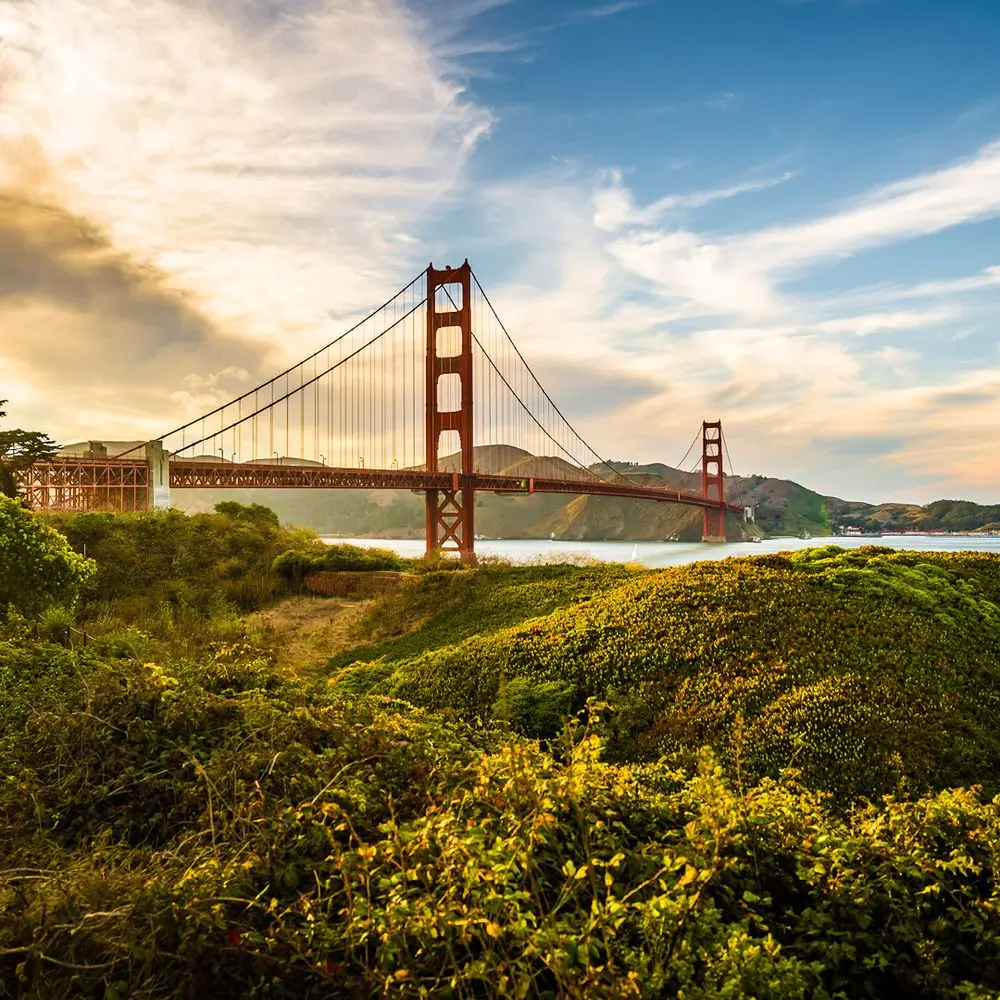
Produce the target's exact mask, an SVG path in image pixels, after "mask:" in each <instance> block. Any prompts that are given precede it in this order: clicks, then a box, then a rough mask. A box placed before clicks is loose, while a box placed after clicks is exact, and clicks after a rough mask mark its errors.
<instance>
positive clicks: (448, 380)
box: [20, 261, 748, 561]
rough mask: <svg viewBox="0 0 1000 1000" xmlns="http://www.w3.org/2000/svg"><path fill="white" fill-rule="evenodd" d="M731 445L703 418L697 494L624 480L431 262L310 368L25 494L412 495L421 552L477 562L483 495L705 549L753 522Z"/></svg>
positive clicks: (75, 465)
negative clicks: (616, 521) (582, 513)
mask: <svg viewBox="0 0 1000 1000" xmlns="http://www.w3.org/2000/svg"><path fill="white" fill-rule="evenodd" d="M696 441H697V439H696ZM724 448H725V442H724V439H723V435H722V425H721V422H719V421H714V422H708V421H706V422H704V423H703V424H702V428H701V461H700V473H701V490H700V492H693V491H691V490H690V489H689V490H684V489H680V488H677V489H675V488H673V487H671V486H669V485H665V484H662V483H660V484H655V485H650V484H648V483H643V482H641V481H640V480H639V479H637V478H636V477H630V476H629V475H627V474H623V473H622V472H620V471H618V470H617V469H616V468H615V467H614V466H612V465H611V463H609V462H607V461H605V460H604V459H603V458H602V457H601V456H600V455H599V454H598V453H597V452H596V451H595V450H594V449H593V448H592V447H591V446H590V445H589V444H588V443H587V442H586V441H585V440H584V439H583V438H582V437H581V436H580V434H579V433H577V431H576V430H575V429H574V428H573V427H572V425H571V424H570V423H569V421H568V420H566V418H565V417H564V416H563V414H562V412H561V411H560V409H559V407H558V406H557V405H556V403H555V402H554V401H553V400H552V398H551V397H550V396H549V394H548V393H547V392H546V390H545V388H544V387H543V386H542V384H541V382H539V380H538V378H537V377H536V376H535V373H534V372H533V371H532V369H531V367H530V366H529V365H528V363H527V362H526V361H525V359H524V357H523V355H522V354H521V352H520V351H519V350H518V348H517V346H516V345H515V343H514V341H513V339H512V338H511V337H510V335H509V334H508V332H507V330H506V328H505V327H504V325H503V323H502V322H501V321H500V319H499V317H498V316H497V314H496V311H495V310H494V308H493V305H492V303H491V302H490V300H489V298H488V297H487V295H486V293H485V292H484V291H483V288H482V286H481V285H480V284H479V281H478V279H477V278H476V276H475V274H474V273H473V271H472V269H471V267H470V266H469V263H468V261H466V262H465V263H464V264H463V265H462V266H461V267H458V268H451V267H446V268H444V269H443V270H438V269H436V268H435V267H434V266H433V265H431V266H430V267H428V269H427V270H426V272H424V273H422V274H420V275H419V276H418V277H417V278H416V279H414V280H413V281H412V282H410V284H408V285H407V286H406V287H405V288H402V289H401V290H400V291H399V292H397V293H396V294H395V295H393V296H392V298H390V299H389V300H388V301H387V302H386V303H384V304H383V305H382V306H380V307H379V308H378V309H376V310H375V311H374V312H372V313H371V314H370V315H369V316H367V317H366V318H365V319H364V320H362V321H361V322H360V323H358V324H357V325H355V326H354V327H352V328H351V329H350V330H348V331H347V332H346V333H344V334H342V335H341V336H340V337H338V338H337V339H336V340H334V341H332V342H331V343H329V344H327V345H326V346H324V347H322V348H321V349H320V350H318V351H316V352H315V353H314V354H312V355H310V356H309V357H308V358H305V359H304V360H303V361H301V362H299V363H298V364H297V365H294V366H292V367H291V368H288V369H287V370H285V371H283V372H281V373H280V374H279V375H276V376H275V377H274V378H272V379H270V380H269V381H267V382H264V383H262V384H261V385H259V386H257V387H256V388H254V389H251V390H250V391H248V392H245V393H244V394H243V395H241V396H239V397H237V398H236V399H233V400H231V401H230V402H228V403H225V404H224V405H222V406H218V407H216V408H215V409H214V410H212V411H211V412H209V413H206V414H204V415H203V416H201V417H198V418H196V419H194V420H190V421H188V422H187V423H185V424H183V425H181V426H180V427H177V428H175V429H174V430H172V431H170V432H169V433H167V434H164V435H163V436H162V437H160V438H157V439H155V440H153V441H150V442H147V443H145V444H142V445H138V446H135V447H133V448H130V449H129V450H128V451H124V452H121V453H120V454H118V455H115V456H112V457H107V458H104V457H87V458H57V459H53V460H51V461H48V462H40V463H36V464H35V465H34V466H32V467H31V469H29V470H27V471H26V472H24V473H22V474H21V480H20V487H21V490H22V492H23V494H24V497H25V500H26V502H27V503H28V505H29V506H30V507H32V508H34V509H40V510H41V509H73V510H95V509H118V510H145V509H149V508H150V507H153V508H160V507H168V506H169V505H170V499H169V497H170V490H171V489H193V488H194V489H197V488H203V489H204V488H210V489H248V488H267V489H274V488H288V489H393V490H403V489H405V490H413V491H419V492H421V493H423V494H424V495H425V498H426V500H425V506H426V536H427V550H428V552H433V551H452V552H458V553H459V554H460V555H461V557H462V559H463V560H466V561H472V560H474V558H475V508H476V503H475V494H476V492H477V491H484V490H485V491H493V492H496V493H510V494H524V493H564V494H573V495H580V494H589V495H598V496H612V497H628V498H637V499H643V500H653V501H658V502H661V503H662V502H669V503H677V504H683V505H687V506H692V507H698V508H700V509H701V511H702V520H703V538H704V539H705V540H706V541H725V538H726V525H725V517H726V513H727V512H730V513H733V514H739V515H740V516H741V517H743V516H746V515H747V513H748V511H746V510H745V509H744V508H743V507H742V506H741V505H739V504H735V503H731V502H729V501H727V499H726V496H725V489H724V480H723V453H724ZM689 453H690V449H689ZM445 456H451V458H446V457H445Z"/></svg>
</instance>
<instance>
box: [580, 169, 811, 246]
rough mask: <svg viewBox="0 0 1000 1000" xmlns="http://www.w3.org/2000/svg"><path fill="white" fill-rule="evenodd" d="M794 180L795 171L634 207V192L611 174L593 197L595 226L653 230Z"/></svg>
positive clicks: (618, 173)
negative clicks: (666, 219)
mask: <svg viewBox="0 0 1000 1000" xmlns="http://www.w3.org/2000/svg"><path fill="white" fill-rule="evenodd" d="M793 177H795V173H794V172H793V171H786V172H785V173H783V174H781V175H780V176H777V177H764V178H760V179H757V180H747V181H740V182H739V183H736V184H731V185H729V186H728V187H723V188H711V189H708V190H705V191H690V192H688V193H686V194H669V195H666V196H665V197H663V198H659V199H658V200H656V201H654V202H652V203H651V204H649V205H646V206H643V207H639V206H637V205H636V204H635V200H634V198H633V197H632V192H631V191H629V190H628V188H626V187H625V186H624V185H623V183H622V173H621V171H620V170H612V171H610V172H609V174H608V180H607V184H606V185H605V186H604V187H602V188H601V189H599V190H598V192H597V194H596V195H595V197H594V204H595V212H594V222H595V224H596V225H597V226H598V228H600V229H606V230H608V231H614V230H616V229H620V228H622V227H624V226H634V225H639V226H651V225H653V224H655V223H656V222H658V221H660V220H661V219H662V218H663V216H665V215H668V214H670V213H671V212H676V211H679V210H682V209H690V208H703V207H704V206H705V205H710V204H711V203H712V202H713V201H723V200H725V199H727V198H735V197H736V196H737V195H741V194H749V193H751V192H754V191H764V190H766V189H767V188H772V187H777V186H778V185H779V184H784V183H785V182H787V181H790V180H791V179H792V178H793Z"/></svg>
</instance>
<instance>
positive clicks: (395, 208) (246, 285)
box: [0, 0, 491, 434]
mask: <svg viewBox="0 0 1000 1000" xmlns="http://www.w3.org/2000/svg"><path fill="white" fill-rule="evenodd" d="M480 6H482V5H480ZM0 25H2V26H3V29H2V34H3V36H4V45H3V46H2V48H0V92H2V93H3V116H2V117H3V121H2V124H0V193H2V194H3V195H4V196H5V197H6V198H7V199H8V202H9V203H13V202H17V203H18V204H30V205H34V206H37V210H35V211H34V212H33V213H30V214H28V213H25V212H20V213H19V214H18V215H17V216H16V217H13V218H15V221H16V224H17V226H18V227H20V228H19V229H18V232H17V235H16V238H17V239H18V240H20V241H21V242H22V243H24V244H25V245H31V246H36V247H44V246H46V245H49V246H51V245H52V244H51V238H52V234H51V232H50V227H49V223H48V222H46V221H45V220H46V219H48V218H51V217H53V215H54V216H56V217H60V218H67V219H75V220H82V221H81V222H80V224H81V225H83V226H85V227H89V228H90V229H92V230H94V231H95V232H98V233H100V245H95V246H91V247H89V248H87V249H86V250H85V257H81V256H80V254H81V253H83V252H84V251H73V253H74V256H73V257H72V260H73V263H74V271H73V280H74V281H76V282H77V286H79V292H78V296H77V300H76V303H75V305H73V307H72V308H70V306H69V305H68V304H67V302H66V301H65V299H58V298H57V296H56V290H55V287H54V286H53V285H52V282H51V280H50V279H49V278H46V277H44V275H45V274H54V273H55V272H54V271H53V270H52V267H49V270H48V271H47V272H46V271H45V270H43V264H42V262H41V259H39V261H38V266H37V267H35V268H34V270H30V269H29V268H27V265H26V263H25V260H26V259H25V258H18V259H19V265H18V267H17V268H15V269H14V270H13V271H11V269H10V268H9V267H8V266H7V261H8V259H9V258H8V256H7V254H6V253H4V257H3V259H4V262H5V265H4V279H5V281H4V287H2V288H0V317H2V319H0V322H2V323H3V325H4V326H5V327H6V328H8V329H12V328H16V329H18V330H19V331H20V335H19V337H18V338H17V340H16V344H14V345H11V343H10V342H9V338H8V339H5V341H4V344H3V346H2V347H0V355H9V354H10V353H11V352H14V351H26V350H30V347H31V344H32V343H41V342H44V343H46V344H48V345H49V347H50V348H51V350H50V353H49V356H48V363H47V366H46V367H47V369H48V371H47V372H46V376H45V377H46V378H48V379H50V380H58V379H60V378H62V375H60V372H62V371H63V369H65V372H64V374H65V376H66V377H65V379H64V381H63V383H62V384H64V385H66V386H67V387H68V388H67V393H66V394H65V395H63V396H61V397H60V398H61V400H62V403H63V404H64V407H63V409H61V410H60V412H59V413H57V414H53V413H51V412H47V413H45V414H44V420H45V425H46V427H47V428H48V429H50V430H51V431H52V432H53V433H56V434H59V433H61V432H62V427H63V426H66V424H68V423H69V422H70V419H71V418H70V416H69V414H70V413H72V412H73V410H74V407H76V408H77V409H78V410H82V409H83V408H84V405H85V404H84V400H83V397H85V396H86V395H87V394H88V393H89V392H90V388H89V387H88V386H86V385H85V384H81V382H79V381H77V383H76V386H75V389H74V388H73V382H72V378H71V375H72V371H73V369H74V367H75V366H76V365H77V364H78V362H77V360H76V358H77V357H78V355H79V352H78V351H76V350H67V349H66V347H67V346H68V345H70V344H71V343H75V339H74V338H73V337H72V335H71V334H70V332H69V330H70V327H71V317H72V315H73V314H74V313H73V311H74V310H75V311H76V314H77V315H78V316H79V321H80V322H81V323H83V322H89V320H90V319H91V318H93V317H94V316H99V315H102V314H103V315H104V316H105V318H107V315H108V314H107V309H106V306H108V304H109V302H110V299H109V295H111V294H112V292H111V291H109V290H108V289H109V288H113V286H111V285H108V283H107V282H108V281H110V280H111V279H110V274H111V272H110V271H109V269H108V264H107V261H108V260H109V259H112V258H113V259H115V260H120V261H123V262H128V267H129V268H130V269H131V272H130V273H135V274H137V275H141V274H142V273H144V269H145V270H146V271H151V273H155V274H156V275H157V276H158V277H157V278H156V282H155V289H154V283H151V282H150V281H149V280H146V281H145V283H144V284H142V283H135V284H134V285H133V286H128V285H125V286H122V285H119V288H125V289H127V288H129V287H134V288H135V289H137V291H136V292H134V293H133V292H127V295H125V296H124V297H125V298H127V299H128V301H130V302H131V303H132V305H133V306H134V307H135V308H138V307H139V304H140V303H147V305H146V306H144V308H145V312H144V316H145V317H146V318H145V319H144V320H143V321H142V322H141V323H139V322H134V321H130V322H129V326H128V336H127V337H126V338H125V339H126V340H128V342H129V349H130V350H133V349H134V351H135V353H136V355H137V356H144V357H149V358H151V359H153V358H156V357H162V356H163V352H164V350H166V349H167V346H166V345H169V350H170V351H171V352H172V355H173V357H174V361H173V362H172V363H171V365H169V366H165V367H164V369H163V370H162V372H161V378H163V379H169V378H176V379H177V380H178V382H180V381H182V380H183V376H184V375H186V374H189V373H190V372H194V371H201V370H203V366H205V365H206V364H209V365H211V366H212V370H223V369H225V368H226V364H225V363H218V362H216V363H215V364H212V362H211V360H210V359H209V358H206V356H205V355H204V354H203V353H202V350H203V349H204V347H205V345H206V344H209V345H216V346H217V347H218V348H219V349H220V350H221V349H222V348H223V347H224V345H227V344H228V345H229V346H228V348H226V349H227V350H231V351H232V352H233V353H234V354H237V355H241V358H240V362H239V364H240V367H248V365H249V363H250V360H251V357H250V355H254V354H256V355H258V360H259V354H260V352H263V351H265V350H266V351H267V352H268V353H270V354H272V355H274V354H276V353H283V352H286V351H287V352H290V353H292V354H295V353H298V352H300V351H302V349H303V347H304V346H305V345H307V344H308V345H311V346H314V345H315V344H316V343H317V342H322V339H323V338H324V337H328V336H329V335H330V334H332V333H333V332H335V331H338V330H339V328H340V326H341V323H342V322H343V319H341V320H331V319H330V316H331V314H334V315H336V316H340V317H345V316H347V315H349V314H350V313H352V312H353V311H355V310H361V309H365V308H367V307H370V305H371V304H372V303H373V302H374V301H376V300H378V299H380V298H382V297H384V295H385V293H386V291H387V290H389V289H391V287H392V286H393V284H394V283H396V282H399V281H400V280H401V278H402V276H404V275H406V274H407V272H408V271H410V270H411V268H412V269H413V270H414V271H415V270H416V269H417V268H418V267H419V263H418V262H417V261H415V260H414V259H413V258H412V256H411V255H412V253H413V248H412V246H411V245H409V244H408V243H407V241H406V239H405V238H404V239H403V240H400V239H399V235H400V234H406V233H411V232H413V231H414V230H415V229H416V228H417V225H418V223H419V220H420V219H421V217H422V216H423V215H424V214H425V213H426V211H427V210H428V208H429V206H432V205H433V204H434V203H435V202H436V200H438V199H440V198H442V197H443V196H445V195H447V194H448V193H449V192H451V191H452V190H453V189H454V188H455V186H456V184H457V183H458V182H459V181H460V178H461V175H462V171H463V169H464V166H465V163H466V162H467V159H468V157H469V155H470V154H471V151H472V150H473V148H474V147H475V146H476V144H477V143H478V142H479V141H480V140H481V139H482V138H483V137H484V136H485V135H486V134H487V132H488V130H489V128H490V124H491V118H490V115H489V114H488V112H486V111H485V110H484V109H482V108H480V107H477V106H476V105H474V104H473V103H472V102H470V101H469V100H468V99H467V98H466V97H465V96H464V95H463V92H462V89H461V86H460V85H459V84H458V83H456V82H455V79H454V78H453V77H452V76H450V75H449V73H448V65H447V63H445V64H444V68H443V69H437V68H436V67H437V66H438V65H439V60H438V59H436V58H435V55H434V53H433V51H432V50H431V48H430V45H431V42H430V41H429V40H428V39H429V36H428V34H427V32H426V31H425V30H424V26H423V25H422V24H421V23H420V22H419V21H417V20H415V19H414V18H413V17H412V16H411V15H409V14H406V13H404V12H402V11H401V10H400V8H399V7H398V6H397V4H396V3H394V2H393V0H354V2H352V3H351V4H349V5H345V4H342V3H339V2H335V0H289V2H288V3H284V4H282V5H280V6H278V5H264V4H254V5H248V4H244V3H242V2H240V0H218V2H216V3H213V4H212V6H211V7H208V6H206V5H194V6H192V5H191V4H188V3H184V2H182V0H149V2H146V3H142V4H123V3H121V2H119V0H47V2H46V3H24V2H21V0H0ZM11 220H12V217H11V216H9V215H8V216H6V217H5V220H4V221H5V222H6V223H7V225H8V228H9V227H10V226H11V225H13V224H14V223H13V222H12V221H11ZM46 227H49V228H46ZM12 238H13V237H12ZM46 241H48V243H47V242H46ZM102 247H103V249H102ZM39 252H41V251H39ZM59 253H60V254H62V253H63V251H61V250H60V251H59ZM67 253H69V251H67ZM28 259H30V260H35V258H28ZM64 259H68V258H65V255H64V256H63V257H60V260H64ZM81 260H93V261H94V262H95V263H94V264H93V265H90V264H87V265H86V266H83V265H80V266H77V265H78V264H80V261H81ZM102 260H103V261H104V263H103V264H102V263H100V262H101V261H102ZM29 270H30V273H29ZM64 270H65V269H64ZM136 281H137V282H138V281H139V279H136ZM101 282H104V284H102V283H101ZM75 287H76V286H75ZM154 290H155V294H156V295H159V296H160V297H161V299H162V300H163V301H164V302H166V301H167V299H168V298H169V297H170V296H174V298H177V299H178V301H180V299H181V298H183V302H184V308H185V309H186V310H187V313H186V314H185V315H187V316H197V317H198V323H199V324H200V326H199V327H198V329H199V330H200V331H201V332H200V334H199V336H201V338H202V348H199V351H198V352H197V353H196V352H193V351H192V352H191V354H190V355H189V356H188V357H187V359H186V360H182V352H181V351H180V349H179V348H180V345H181V344H183V343H184V340H183V331H184V329H186V327H185V323H187V320H184V319H181V318H180V313H178V312H177V311H176V310H175V312H174V313H170V312H169V310H167V309H166V307H165V306H164V307H163V308H161V309H160V310H159V312H158V313H156V317H157V318H155V319H152V318H150V317H152V316H153V313H152V309H151V306H150V305H149V303H152V302H153V301H154V299H153V298H151V296H152V295H153V292H154ZM180 290H182V291H180ZM113 294H116V295H118V297H119V299H123V294H122V293H118V292H115V293H113ZM123 301H124V299H123ZM108 307H110V306H108ZM110 308H113V310H115V311H116V312H115V314H116V315H118V316H119V318H120V321H121V322H124V320H123V319H121V316H122V310H123V309H124V308H125V305H114V306H113V307H110ZM57 313H58V315H59V316H61V317H62V319H61V320H60V321H59V322H54V321H53V317H54V316H55V315H56V314H57ZM188 325H190V324H188ZM109 329H115V327H114V326H113V325H112V326H111V327H109ZM124 329H125V328H124V327H122V326H119V327H117V331H118V333H117V336H118V338H119V340H121V339H122V337H123V333H124ZM58 337H65V341H64V342H60V343H62V344H63V346H62V347H60V346H57V345H56V344H55V343H54V341H53V338H58ZM234 345H248V346H247V347H245V348H234ZM254 345H256V346H254ZM212 349H214V348H212ZM91 350H95V351H96V346H94V345H92V347H91V348H90V349H88V352H87V353H90V351H91ZM248 352H249V353H248ZM208 353H209V354H211V350H209V352H208ZM220 360H221V359H220ZM12 366H13V362H12ZM184 366H187V368H186V369H185V367H184ZM254 367H259V364H258V363H255V365H254ZM19 370H20V369H19ZM107 375H108V389H109V391H112V392H113V391H114V386H115V384H116V383H115V381H114V379H115V378H116V377H120V378H123V379H125V380H126V381H127V382H128V383H129V384H135V380H134V379H133V378H130V377H129V376H127V375H125V374H124V373H121V374H120V375H118V376H116V374H115V371H114V370H109V371H108V372H107ZM117 384H118V385H119V386H121V385H122V383H121V382H119V383H117ZM26 391H27V390H26ZM5 392H6V394H9V395H12V396H13V395H16V394H17V387H16V386H6V387H5ZM147 396H148V394H147ZM136 403H137V406H141V401H139V400H137V401H136ZM148 405H149V409H148V417H147V423H146V426H147V427H148V428H149V430H150V431H153V430H155V429H156V427H157V426H159V422H160V421H162V419H163V415H162V410H161V411H160V412H159V413H157V412H156V410H157V404H156V401H155V400H154V399H148ZM176 416H178V414H176V413H172V414H171V419H173V418H174V417H176ZM26 419H27V418H26Z"/></svg>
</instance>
